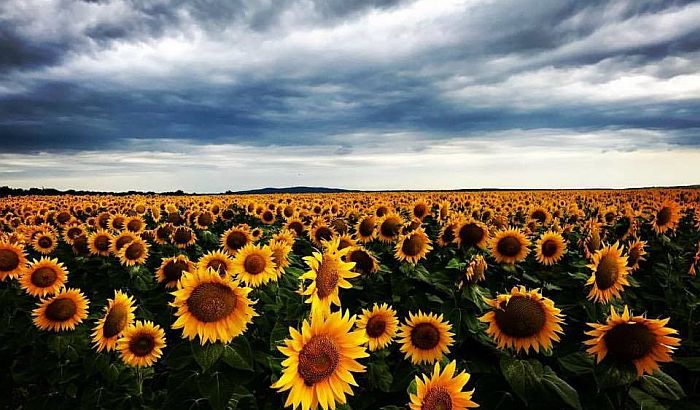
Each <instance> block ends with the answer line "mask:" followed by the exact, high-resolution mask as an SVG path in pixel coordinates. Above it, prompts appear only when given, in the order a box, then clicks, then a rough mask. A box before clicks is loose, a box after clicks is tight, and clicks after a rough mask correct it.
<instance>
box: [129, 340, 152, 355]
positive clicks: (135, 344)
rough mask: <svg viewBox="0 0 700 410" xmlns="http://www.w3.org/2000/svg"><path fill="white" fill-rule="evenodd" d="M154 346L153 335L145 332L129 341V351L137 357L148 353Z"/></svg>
mask: <svg viewBox="0 0 700 410" xmlns="http://www.w3.org/2000/svg"><path fill="white" fill-rule="evenodd" d="M155 346H156V341H155V340H154V339H153V336H151V335H147V334H139V335H137V336H136V337H134V338H133V339H131V340H130V341H129V351H130V352H131V353H133V354H134V356H137V357H143V356H147V355H149V354H150V353H151V352H152V351H153V348H154V347H155Z"/></svg>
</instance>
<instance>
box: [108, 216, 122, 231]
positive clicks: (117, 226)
mask: <svg viewBox="0 0 700 410" xmlns="http://www.w3.org/2000/svg"><path fill="white" fill-rule="evenodd" d="M125 223H126V217H125V216H124V215H123V214H115V215H112V216H111V217H110V218H109V222H108V223H107V226H108V227H109V229H111V230H113V231H121V230H123V229H124V224H125Z"/></svg>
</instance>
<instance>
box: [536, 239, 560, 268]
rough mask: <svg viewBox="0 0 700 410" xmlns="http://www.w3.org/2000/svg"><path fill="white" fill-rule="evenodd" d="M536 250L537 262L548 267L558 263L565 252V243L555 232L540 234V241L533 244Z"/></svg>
mask: <svg viewBox="0 0 700 410" xmlns="http://www.w3.org/2000/svg"><path fill="white" fill-rule="evenodd" d="M535 247H536V248H537V252H536V259H537V262H539V263H541V264H543V265H545V266H549V265H554V264H555V263H557V262H559V260H560V259H561V258H562V256H564V252H566V242H564V238H563V237H562V236H561V235H560V234H559V233H557V232H554V231H548V232H545V233H544V234H542V236H541V237H540V239H539V240H538V241H537V243H536V244H535Z"/></svg>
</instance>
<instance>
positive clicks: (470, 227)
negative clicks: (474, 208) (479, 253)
mask: <svg viewBox="0 0 700 410" xmlns="http://www.w3.org/2000/svg"><path fill="white" fill-rule="evenodd" d="M488 241H489V229H488V227H487V226H486V225H485V224H484V223H483V222H480V221H476V220H473V219H467V220H464V221H462V222H460V223H459V224H458V225H457V228H456V229H455V237H454V242H455V243H456V244H457V246H461V247H463V248H467V249H468V248H471V247H474V248H479V249H484V248H486V245H487V244H488Z"/></svg>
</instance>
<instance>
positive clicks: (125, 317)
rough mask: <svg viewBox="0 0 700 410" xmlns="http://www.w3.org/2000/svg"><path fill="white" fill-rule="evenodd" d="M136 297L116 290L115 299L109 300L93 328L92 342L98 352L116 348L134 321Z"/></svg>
mask: <svg viewBox="0 0 700 410" xmlns="http://www.w3.org/2000/svg"><path fill="white" fill-rule="evenodd" d="M135 310H136V306H134V299H133V297H131V296H128V295H127V294H125V293H123V292H122V291H119V290H115V291H114V299H108V300H107V306H105V309H104V316H102V317H101V318H100V319H99V320H98V321H97V324H96V325H95V327H94V328H93V329H92V331H93V332H92V342H93V343H94V345H95V348H96V349H97V351H98V352H101V351H103V350H106V351H108V352H110V351H112V350H114V349H116V347H117V340H119V337H120V336H121V335H122V334H123V333H124V330H126V329H127V328H128V327H129V326H131V325H132V324H133V323H134V311H135Z"/></svg>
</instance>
